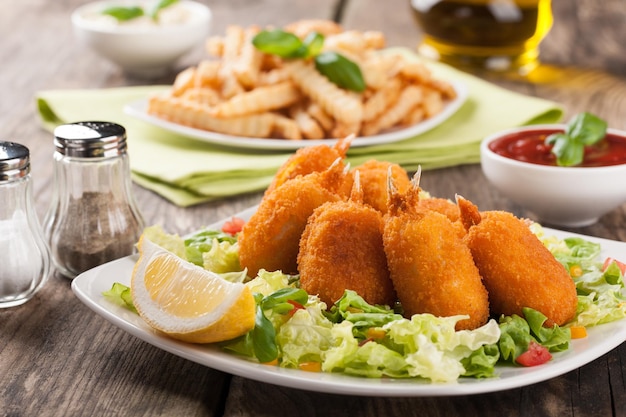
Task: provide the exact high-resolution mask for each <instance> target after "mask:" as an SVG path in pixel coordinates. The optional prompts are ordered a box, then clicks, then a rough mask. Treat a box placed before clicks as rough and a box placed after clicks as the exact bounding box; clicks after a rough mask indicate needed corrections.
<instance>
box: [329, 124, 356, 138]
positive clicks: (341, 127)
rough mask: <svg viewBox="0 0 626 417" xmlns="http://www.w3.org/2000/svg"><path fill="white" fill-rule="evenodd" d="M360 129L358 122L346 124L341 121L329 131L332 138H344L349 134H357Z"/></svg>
mask: <svg viewBox="0 0 626 417" xmlns="http://www.w3.org/2000/svg"><path fill="white" fill-rule="evenodd" d="M359 130H361V125H360V124H352V125H347V124H343V123H337V124H336V125H335V127H333V129H332V130H331V131H330V135H331V137H332V138H344V137H346V136H350V135H355V136H356V135H357V134H358V133H359Z"/></svg>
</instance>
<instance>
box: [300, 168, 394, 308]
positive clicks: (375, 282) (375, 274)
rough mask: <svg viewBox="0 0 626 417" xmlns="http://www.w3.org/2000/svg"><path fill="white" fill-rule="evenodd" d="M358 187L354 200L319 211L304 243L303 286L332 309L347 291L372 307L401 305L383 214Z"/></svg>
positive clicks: (309, 226) (309, 225)
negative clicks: (391, 272) (386, 249)
mask: <svg viewBox="0 0 626 417" xmlns="http://www.w3.org/2000/svg"><path fill="white" fill-rule="evenodd" d="M362 196H363V193H362V190H361V188H360V184H359V181H358V173H357V174H356V175H355V186H354V190H353V193H352V194H351V196H350V200H348V201H339V202H328V203H325V204H323V205H321V206H320V207H318V208H317V209H316V210H315V212H314V213H313V215H312V216H311V217H310V218H309V222H308V224H307V226H306V229H305V230H304V234H303V235H302V238H301V240H300V253H299V254H298V270H299V271H300V285H301V287H302V288H303V289H304V290H305V291H307V292H308V293H309V294H317V295H319V297H320V299H321V300H322V301H323V302H325V303H326V304H327V305H328V306H331V305H332V304H333V303H334V302H336V301H337V300H339V299H340V298H341V297H342V295H343V294H344V291H345V290H347V289H348V290H353V291H355V292H356V293H357V294H359V295H360V296H361V297H363V299H365V301H367V302H368V303H370V304H386V305H389V306H392V305H393V304H394V303H395V300H396V297H395V291H394V289H393V285H392V283H391V280H390V279H389V271H388V269H387V258H386V257H385V252H384V250H383V239H382V225H383V223H382V221H383V220H382V214H381V213H380V212H378V211H377V210H375V209H373V208H371V207H369V206H366V205H365V204H363V203H362Z"/></svg>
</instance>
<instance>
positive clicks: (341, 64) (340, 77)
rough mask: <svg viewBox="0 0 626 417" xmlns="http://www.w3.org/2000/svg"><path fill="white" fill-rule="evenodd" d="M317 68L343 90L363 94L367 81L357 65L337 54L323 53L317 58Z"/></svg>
mask: <svg viewBox="0 0 626 417" xmlns="http://www.w3.org/2000/svg"><path fill="white" fill-rule="evenodd" d="M315 68H317V70H318V71H319V72H320V73H321V74H323V75H325V76H326V78H328V79H329V80H330V81H331V82H333V83H334V84H336V85H338V86H339V87H341V88H345V89H347V90H352V91H356V92H362V91H364V90H365V80H364V79H363V74H361V69H360V68H359V66H358V65H357V64H355V63H354V62H352V61H350V60H349V59H348V58H346V57H344V56H343V55H341V54H338V53H336V52H323V53H321V54H319V55H317V56H316V57H315Z"/></svg>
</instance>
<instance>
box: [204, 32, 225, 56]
mask: <svg viewBox="0 0 626 417" xmlns="http://www.w3.org/2000/svg"><path fill="white" fill-rule="evenodd" d="M204 49H205V50H206V52H207V54H209V55H210V56H214V57H216V58H221V57H222V56H223V55H224V38H222V37H221V36H211V37H209V38H208V39H207V40H206V42H205V43H204Z"/></svg>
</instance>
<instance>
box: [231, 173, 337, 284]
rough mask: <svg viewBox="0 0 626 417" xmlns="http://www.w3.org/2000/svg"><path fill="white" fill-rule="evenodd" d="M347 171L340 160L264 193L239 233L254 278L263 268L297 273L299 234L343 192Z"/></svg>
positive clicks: (242, 252)
mask: <svg viewBox="0 0 626 417" xmlns="http://www.w3.org/2000/svg"><path fill="white" fill-rule="evenodd" d="M345 176H346V173H345V171H344V169H343V167H342V166H341V164H339V163H335V164H333V165H331V167H330V168H329V169H328V170H326V171H324V172H315V173H312V174H310V175H306V176H298V177H296V178H294V179H293V180H290V181H287V182H285V183H284V184H282V185H281V186H279V187H278V188H276V189H275V190H274V191H272V192H271V193H269V194H268V195H265V196H264V197H263V200H261V203H260V204H259V207H258V209H257V211H256V212H255V213H254V214H253V215H252V216H251V217H250V220H248V222H246V224H245V225H244V226H243V229H242V231H241V233H240V235H239V261H240V263H241V266H242V267H243V268H247V269H248V276H251V277H254V276H256V275H257V274H258V272H259V270H260V269H265V270H267V271H277V270H280V271H282V272H283V273H286V274H296V273H298V265H297V257H298V250H299V245H300V237H301V235H302V233H303V232H304V228H305V226H306V223H307V220H308V218H309V216H310V215H311V214H313V211H314V210H315V209H316V208H317V207H319V206H321V205H322V204H324V203H326V202H328V201H339V200H342V199H346V197H347V196H346V195H345V194H342V193H341V190H340V188H341V187H342V186H343V182H344V179H345Z"/></svg>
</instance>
